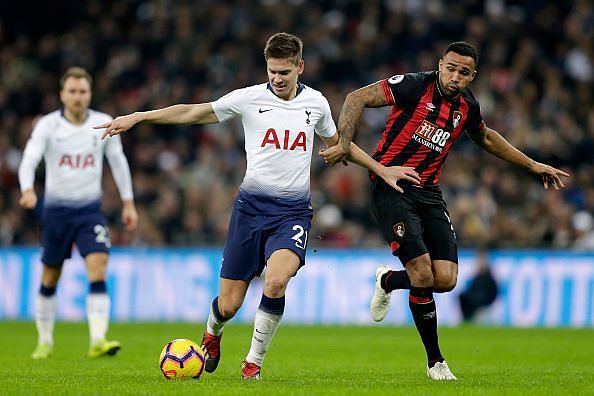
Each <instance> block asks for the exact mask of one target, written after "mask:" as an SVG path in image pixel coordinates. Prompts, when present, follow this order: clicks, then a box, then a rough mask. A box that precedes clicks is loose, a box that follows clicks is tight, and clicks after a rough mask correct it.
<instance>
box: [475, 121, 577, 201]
mask: <svg viewBox="0 0 594 396" xmlns="http://www.w3.org/2000/svg"><path fill="white" fill-rule="evenodd" d="M468 135H469V136H470V138H471V139H472V140H473V141H474V142H475V143H476V144H478V145H479V146H481V147H482V148H483V149H484V150H485V151H487V152H489V153H491V154H493V155H495V156H497V157H499V158H501V159H504V160H506V161H508V162H511V163H513V164H516V165H520V166H523V167H525V168H526V169H528V170H529V171H530V172H532V173H534V174H536V175H539V176H540V177H541V178H542V183H543V185H544V188H545V189H548V188H549V185H551V186H553V188H554V189H555V190H559V189H560V188H565V185H564V184H563V180H561V176H563V177H569V173H567V172H564V171H562V170H560V169H557V168H553V167H552V166H550V165H547V164H543V163H540V162H537V161H534V160H533V159H532V158H530V157H528V156H527V155H526V154H524V153H523V152H521V151H520V150H518V149H517V148H515V147H514V146H513V145H512V144H511V143H510V142H508V141H507V140H506V139H505V138H504V137H503V136H501V134H499V133H498V132H497V131H495V130H494V129H491V128H487V127H486V126H485V127H483V128H482V129H480V130H478V131H475V132H472V133H470V132H469V133H468Z"/></svg>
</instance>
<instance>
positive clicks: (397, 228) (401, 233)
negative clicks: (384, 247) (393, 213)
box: [394, 223, 405, 238]
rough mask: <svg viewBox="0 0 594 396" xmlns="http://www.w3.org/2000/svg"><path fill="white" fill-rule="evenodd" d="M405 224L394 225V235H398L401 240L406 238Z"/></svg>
mask: <svg viewBox="0 0 594 396" xmlns="http://www.w3.org/2000/svg"><path fill="white" fill-rule="evenodd" d="M404 232H405V229H404V223H398V224H394V233H395V234H396V235H398V236H399V237H400V238H402V237H403V236H404Z"/></svg>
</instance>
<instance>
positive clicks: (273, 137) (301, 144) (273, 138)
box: [260, 128, 307, 151]
mask: <svg viewBox="0 0 594 396" xmlns="http://www.w3.org/2000/svg"><path fill="white" fill-rule="evenodd" d="M291 135H292V134H291V131H289V130H288V129H285V133H284V135H282V136H281V139H282V144H281V140H279V136H278V134H277V133H276V130H274V128H268V130H267V131H266V134H265V135H264V139H263V140H262V144H261V145H260V147H266V146H268V145H272V146H274V147H275V148H276V149H277V150H289V151H293V150H298V149H299V148H301V149H302V150H303V151H307V147H306V142H307V137H306V136H305V132H298V133H297V136H295V137H293V136H291Z"/></svg>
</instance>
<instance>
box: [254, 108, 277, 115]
mask: <svg viewBox="0 0 594 396" xmlns="http://www.w3.org/2000/svg"><path fill="white" fill-rule="evenodd" d="M272 110H274V109H264V110H262V109H261V108H260V109H258V113H260V114H262V113H266V112H267V111H272Z"/></svg>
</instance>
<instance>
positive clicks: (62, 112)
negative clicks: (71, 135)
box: [60, 107, 89, 126]
mask: <svg viewBox="0 0 594 396" xmlns="http://www.w3.org/2000/svg"><path fill="white" fill-rule="evenodd" d="M60 115H61V116H62V118H63V119H64V120H66V122H67V123H69V124H72V125H74V126H80V125H82V124H84V123H85V122H87V120H88V119H89V110H88V109H87V115H86V117H85V119H84V120H83V122H82V124H80V125H76V124H74V123H72V122H70V120H69V119H68V118H66V116H65V115H64V108H63V107H62V108H61V109H60Z"/></svg>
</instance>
